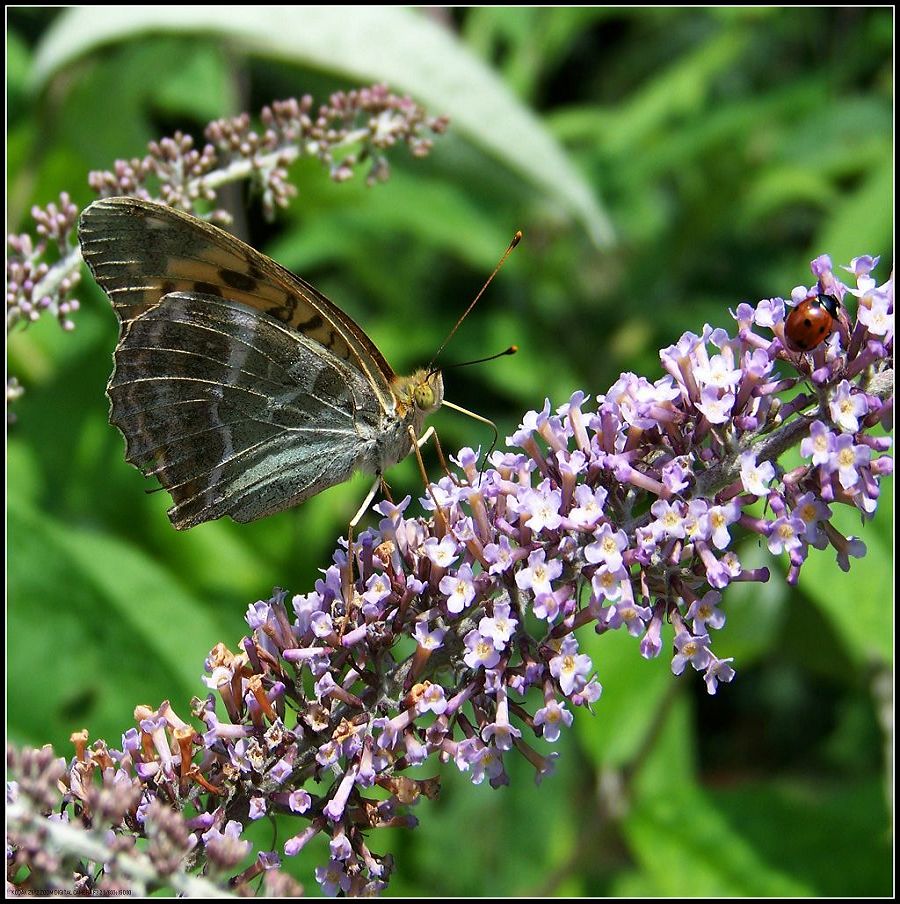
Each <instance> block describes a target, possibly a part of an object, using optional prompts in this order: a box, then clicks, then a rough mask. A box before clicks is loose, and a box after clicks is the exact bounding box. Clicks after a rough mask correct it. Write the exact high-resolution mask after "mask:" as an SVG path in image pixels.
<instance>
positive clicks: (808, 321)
mask: <svg viewBox="0 0 900 904" xmlns="http://www.w3.org/2000/svg"><path fill="white" fill-rule="evenodd" d="M803 325H804V326H805V327H806V328H807V329H809V327H811V326H812V321H811V320H810V319H809V317H806V318H805V319H804V321H803Z"/></svg>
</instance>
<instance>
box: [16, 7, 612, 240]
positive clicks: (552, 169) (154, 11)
mask: <svg viewBox="0 0 900 904" xmlns="http://www.w3.org/2000/svg"><path fill="white" fill-rule="evenodd" d="M148 31H155V32H159V31H173V32H177V33H179V34H184V33H187V32H196V33H199V34H205V35H209V34H218V35H221V36H223V37H227V38H228V39H230V40H231V41H232V42H236V43H237V44H238V45H239V46H241V47H242V48H243V49H244V50H246V51H247V52H249V53H253V54H258V55H260V56H265V57H272V58H275V59H280V60H285V61H287V62H290V63H293V64H296V65H303V66H308V67H312V68H317V69H323V70H326V71H330V72H338V73H340V74H341V75H343V76H345V77H348V78H352V79H359V80H363V81H372V80H380V81H385V82H387V83H388V84H389V85H390V86H392V87H393V88H395V89H399V90H403V91H408V92H409V93H410V94H412V95H413V96H414V97H416V98H417V99H418V100H420V101H421V102H422V103H424V104H425V105H426V106H427V107H428V109H429V110H430V111H431V112H433V113H443V114H447V115H449V116H450V117H451V119H452V121H453V123H454V125H455V127H456V128H457V129H458V130H460V131H461V132H463V133H465V134H466V135H467V136H468V137H469V138H470V139H471V140H472V141H474V142H475V143H477V144H478V145H480V146H481V147H482V148H483V149H484V150H485V151H487V152H488V153H490V154H492V155H494V156H496V157H498V158H499V159H500V160H502V161H503V162H505V163H506V165H507V166H508V167H510V168H511V169H513V170H515V171H516V172H518V173H519V174H520V175H522V176H524V177H525V178H527V179H528V180H530V181H531V182H533V183H534V184H535V185H536V186H538V187H540V188H541V189H542V190H543V191H544V192H547V193H548V194H549V195H550V196H551V197H554V198H555V199H556V200H557V201H558V202H559V203H560V204H561V205H562V206H563V207H565V208H566V209H568V211H569V212H570V213H572V214H574V215H575V216H577V217H578V218H579V219H580V220H581V221H582V222H583V224H584V225H585V227H586V228H587V230H588V231H589V233H590V234H591V236H592V238H593V240H594V241H595V242H596V243H598V244H608V243H609V242H610V241H611V240H612V228H611V226H610V224H609V221H608V219H607V217H606V215H605V214H604V212H603V211H602V209H601V208H600V205H599V202H598V200H597V198H596V196H595V194H594V191H593V189H592V188H591V187H590V185H589V184H588V183H587V182H586V181H585V180H584V178H583V177H582V176H581V175H580V173H578V172H577V170H576V169H575V167H574V166H573V164H572V162H571V160H569V158H568V157H567V155H566V153H565V151H564V150H563V149H562V148H561V147H560V145H559V144H558V143H557V142H556V140H555V139H554V138H553V136H552V135H551V134H550V132H549V131H548V130H547V129H546V128H545V127H544V126H543V124H542V123H541V122H540V120H539V119H538V118H537V117H536V116H535V115H534V114H533V113H532V112H531V111H530V110H529V109H528V108H526V107H525V106H523V105H522V104H521V103H520V102H519V101H518V100H517V98H516V97H515V96H514V95H513V94H512V92H511V91H509V89H508V88H507V87H506V86H505V85H504V84H503V82H501V81H500V80H499V79H498V78H497V76H496V75H495V74H494V73H493V72H492V71H491V70H490V68H489V67H487V66H486V65H485V64H484V63H482V62H481V61H480V60H478V59H477V57H475V56H473V55H472V54H470V53H469V52H468V51H467V50H466V49H465V47H464V46H463V45H462V44H460V43H459V42H458V41H457V40H455V39H454V38H453V36H452V35H451V34H450V33H449V32H448V31H447V30H446V29H443V28H440V27H439V26H437V25H435V24H434V23H432V22H430V21H429V20H428V19H427V18H426V17H424V16H422V15H420V14H417V13H414V12H411V11H410V10H406V9H399V8H389V7H383V6H377V7H354V9H353V13H352V15H348V14H347V11H346V10H344V9H341V8H340V7H309V6H306V7H284V6H280V7H267V6H263V7H241V6H236V7H230V8H229V10H228V14H227V16H222V17H219V18H216V17H215V16H211V15H210V12H209V10H208V9H207V8H205V7H199V6H181V7H179V6H162V7H159V6H157V7H152V6H136V7H105V8H102V9H101V8H99V7H77V8H73V9H70V10H68V11H67V12H66V13H64V14H63V15H61V16H60V17H59V19H58V20H57V21H56V23H55V25H54V27H53V28H51V29H50V31H49V32H48V33H47V35H46V37H45V39H44V41H43V42H42V44H41V46H40V48H39V50H38V53H37V55H36V59H35V67H34V71H33V77H32V81H31V85H32V87H33V88H35V89H38V90H40V89H43V88H44V87H46V85H47V83H48V82H49V80H50V79H51V78H52V77H53V76H54V75H55V74H56V73H57V72H59V71H60V70H61V69H62V68H64V67H65V66H67V65H69V64H70V63H72V62H73V61H74V60H76V59H78V58H79V57H82V56H84V55H85V54H88V53H89V52H91V51H94V50H95V49H96V48H98V47H100V46H101V45H103V44H105V43H109V42H111V41H121V40H126V39H130V38H134V37H137V36H140V35H142V34H144V33H146V32H148Z"/></svg>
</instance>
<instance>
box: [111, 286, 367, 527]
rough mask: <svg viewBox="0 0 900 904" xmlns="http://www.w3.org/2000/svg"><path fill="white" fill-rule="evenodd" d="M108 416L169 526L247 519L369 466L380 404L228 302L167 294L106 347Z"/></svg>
mask: <svg viewBox="0 0 900 904" xmlns="http://www.w3.org/2000/svg"><path fill="white" fill-rule="evenodd" d="M115 361H116V367H115V371H114V372H113V375H112V377H111V379H110V383H109V387H108V392H109V397H110V401H111V403H112V406H111V413H110V420H111V422H112V423H113V424H114V425H115V426H116V427H118V428H119V429H120V430H121V431H122V433H123V434H124V436H125V439H126V447H127V448H126V458H127V460H128V461H130V462H131V463H132V464H134V465H136V466H137V467H138V468H140V470H141V471H143V473H144V474H145V475H147V476H148V477H150V476H152V477H156V478H157V479H159V481H160V482H161V483H162V485H163V486H164V487H165V488H166V489H167V490H168V491H169V493H170V494H171V496H172V500H173V502H174V503H175V504H174V505H173V507H172V508H171V509H169V518H170V519H171V521H172V523H173V524H174V525H175V527H176V528H178V529H184V528H189V527H193V526H194V525H196V524H200V523H202V522H203V521H209V520H212V519H214V518H219V517H221V516H222V515H229V516H230V517H232V518H233V519H234V520H235V521H253V520H255V519H256V518H260V517H263V516H264V515H269V514H273V513H275V512H278V511H281V510H283V509H285V508H289V507H290V506H293V505H296V504H298V503H299V502H302V501H303V500H304V499H307V498H308V497H310V496H312V495H314V494H315V493H318V492H319V491H321V490H323V489H325V488H326V487H329V486H333V485H334V484H337V483H341V482H342V481H344V480H347V479H348V478H349V477H350V476H351V474H352V473H353V471H354V470H355V469H356V468H359V467H362V468H364V469H368V470H373V469H374V468H375V467H377V462H378V458H377V455H378V453H377V447H378V443H379V437H380V435H381V433H382V428H383V424H382V417H383V415H382V411H381V408H380V406H379V404H378V401H377V399H376V397H375V396H374V395H373V393H372V392H371V388H370V387H369V385H368V384H367V382H366V380H365V378H364V377H363V375H362V374H360V373H359V371H358V370H356V368H354V367H352V366H351V365H350V364H349V363H348V362H346V361H344V360H342V359H341V358H339V357H338V356H336V355H334V354H332V353H331V352H330V351H329V350H327V349H325V348H324V347H323V346H322V345H320V344H319V343H317V342H315V341H312V340H310V339H308V338H306V337H305V336H303V335H301V334H297V333H295V332H294V331H292V330H290V329H289V328H287V327H286V326H284V325H283V324H281V323H280V322H279V321H277V320H275V319H274V318H272V317H270V316H269V315H266V314H260V313H258V312H257V311H255V310H253V309H248V308H247V307H246V306H245V305H243V304H241V303H237V302H233V301H231V300H230V299H223V298H218V297H216V296H209V295H201V294H196V293H181V292H176V293H173V294H169V295H167V296H165V298H164V299H163V300H162V301H161V302H159V303H158V304H156V305H154V306H152V307H150V308H149V309H148V310H146V311H145V312H144V313H142V314H140V315H139V316H138V317H136V318H135V319H133V320H132V321H131V322H130V323H129V324H128V325H127V326H126V327H125V330H124V334H123V336H122V339H121V341H120V343H119V346H118V348H117V349H116V354H115Z"/></svg>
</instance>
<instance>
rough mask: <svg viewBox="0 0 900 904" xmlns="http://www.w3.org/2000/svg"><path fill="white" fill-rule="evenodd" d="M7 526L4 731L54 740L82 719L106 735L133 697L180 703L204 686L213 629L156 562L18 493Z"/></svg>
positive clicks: (124, 722) (122, 719) (122, 721)
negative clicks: (23, 500) (10, 688)
mask: <svg viewBox="0 0 900 904" xmlns="http://www.w3.org/2000/svg"><path fill="white" fill-rule="evenodd" d="M9 536H10V543H9V567H10V574H9V589H10V599H11V600H12V601H13V603H18V604H19V605H11V606H10V608H9V623H8V630H9V636H10V638H13V639H14V642H11V643H10V644H9V646H8V654H9V664H8V673H9V675H10V677H11V682H12V684H13V685H14V686H15V693H11V694H10V695H9V725H10V728H11V731H12V732H13V733H14V734H16V735H17V736H18V737H20V738H21V739H26V738H27V739H29V740H31V741H32V742H34V743H45V742H47V741H55V742H56V743H57V744H58V743H60V741H62V740H64V739H65V738H66V737H68V735H69V733H70V732H71V731H73V730H75V729H78V728H81V727H83V726H84V725H85V724H89V725H90V729H91V733H92V735H93V736H96V734H97V733H99V734H101V735H103V736H111V737H116V736H117V735H118V733H119V732H122V731H124V730H125V729H126V728H128V727H129V725H131V724H132V715H131V714H132V710H133V708H134V706H135V705H136V704H138V703H147V704H149V705H151V706H155V705H158V704H159V703H160V702H161V701H162V700H163V699H171V700H172V701H173V703H174V705H175V706H176V708H180V709H182V710H183V709H185V707H186V706H187V702H188V700H189V699H190V697H191V696H193V695H194V694H198V693H200V692H201V691H202V689H203V688H202V685H201V684H200V681H199V678H200V674H201V670H202V665H201V664H202V662H203V658H204V656H205V655H206V654H207V652H208V651H209V649H210V648H211V647H212V646H213V645H214V644H215V643H216V642H217V641H218V640H219V639H220V637H221V636H222V634H223V632H222V631H220V630H219V626H217V625H216V624H215V623H214V622H213V621H212V620H211V619H210V618H209V616H208V615H206V613H205V611H204V607H203V606H202V604H201V603H200V602H199V601H197V600H196V599H194V598H193V597H192V596H191V595H190V594H189V593H187V592H186V591H185V590H184V589H183V587H182V586H181V585H180V584H179V583H178V582H177V581H175V580H174V579H173V577H172V576H171V575H170V574H169V573H168V572H167V571H166V570H165V569H163V568H161V567H160V566H159V565H157V564H155V563H154V562H152V561H151V560H149V559H148V558H147V557H146V556H144V555H143V554H142V553H141V552H139V551H138V550H136V549H134V548H133V547H131V546H129V545H127V544H125V543H122V542H120V541H119V540H116V539H114V538H112V537H110V536H108V535H105V534H101V533H94V532H90V531H88V530H78V531H73V530H71V528H70V527H68V526H66V525H64V524H62V523H61V522H59V521H57V520H56V519H54V518H52V517H50V516H48V515H46V514H43V513H41V512H38V511H35V510H32V509H30V508H29V507H28V506H27V505H25V504H20V505H18V506H17V507H16V508H15V509H14V510H12V511H11V512H10V514H9ZM26 602H27V603H28V605H29V606H40V607H46V608H47V609H52V618H50V617H48V618H42V617H41V616H42V613H41V612H40V611H35V610H34V609H29V610H28V611H25V610H24V609H23V607H22V605H23V604H24V603H26ZM51 630H52V632H53V633H52V634H51V633H49V632H50V631H51ZM226 636H227V634H226ZM183 715H184V716H187V712H186V711H185V712H183Z"/></svg>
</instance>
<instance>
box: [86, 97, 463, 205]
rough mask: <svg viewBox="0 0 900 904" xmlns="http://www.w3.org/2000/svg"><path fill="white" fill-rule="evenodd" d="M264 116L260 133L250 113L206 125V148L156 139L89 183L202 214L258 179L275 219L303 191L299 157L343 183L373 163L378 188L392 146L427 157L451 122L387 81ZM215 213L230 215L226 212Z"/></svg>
mask: <svg viewBox="0 0 900 904" xmlns="http://www.w3.org/2000/svg"><path fill="white" fill-rule="evenodd" d="M260 120H261V123H262V129H261V130H259V131H257V130H256V129H254V128H253V127H252V124H251V120H250V116H249V115H248V114H247V113H242V114H241V115H240V116H235V117H232V118H230V119H219V120H215V121H214V122H211V123H210V124H209V125H208V126H207V127H206V131H205V138H206V144H205V145H204V146H203V148H202V149H197V148H196V147H194V139H193V138H192V137H191V136H190V135H184V134H182V133H180V132H178V133H176V134H175V135H174V136H173V137H172V138H164V139H162V140H161V141H158V142H156V141H154V142H151V143H150V146H149V153H148V154H147V155H146V156H145V157H143V158H135V159H133V160H117V161H116V163H115V165H114V167H113V169H112V170H111V171H106V172H92V173H91V174H90V175H89V177H88V182H89V184H90V186H91V188H93V189H94V190H95V191H96V192H97V194H98V195H100V196H101V197H109V196H113V195H133V196H135V197H139V198H145V199H148V200H149V199H151V198H152V197H156V198H158V199H161V200H162V201H164V202H165V203H166V204H169V205H170V206H172V207H178V208H181V209H182V210H187V211H190V212H195V204H196V202H197V201H198V200H201V199H202V200H204V201H214V200H215V198H216V190H217V189H218V188H219V187H221V186H222V185H223V184H225V183H227V182H234V181H235V180H236V179H250V180H251V181H252V183H253V186H254V188H255V189H256V190H257V191H258V193H259V195H260V197H261V198H262V202H263V208H264V210H265V212H266V214H267V215H269V216H272V215H274V212H275V208H276V207H278V206H281V207H286V206H287V204H288V201H289V200H290V199H291V197H293V196H294V195H295V194H296V188H295V187H294V186H293V185H292V184H291V183H290V182H289V181H288V166H289V165H290V164H291V163H293V162H294V161H295V160H297V159H298V158H299V157H313V158H315V159H318V160H319V161H321V162H322V163H323V164H324V165H325V166H326V167H328V169H329V173H330V176H331V178H332V179H334V180H335V181H336V182H344V181H346V180H347V179H350V178H351V177H352V176H353V172H354V169H355V168H356V167H357V166H358V165H360V164H361V163H363V162H364V161H366V162H367V163H368V165H369V172H368V175H367V177H366V178H367V182H368V183H369V184H370V185H371V184H374V183H375V182H381V181H384V180H385V179H387V178H388V175H389V173H390V167H389V165H388V161H387V157H386V156H385V152H386V151H387V150H388V149H389V148H392V147H394V146H395V145H397V144H405V145H406V146H407V147H408V148H409V149H410V151H411V153H412V154H413V155H414V156H416V157H424V156H426V155H427V154H428V153H429V151H430V150H431V147H432V141H431V138H430V137H428V136H429V134H435V135H436V134H441V133H442V132H444V131H445V129H446V127H447V119H446V118H444V117H428V116H427V115H426V113H425V111H424V110H423V109H422V108H421V107H420V106H419V105H418V104H416V103H415V102H414V101H412V100H411V99H410V98H409V97H399V96H397V95H395V94H392V93H391V92H390V91H389V90H388V88H387V86H386V85H373V86H372V87H370V88H361V89H358V90H354V91H346V92H345V91H340V92H337V93H335V94H333V95H332V96H331V97H330V98H329V101H328V103H327V104H323V105H321V106H320V107H319V108H318V110H317V111H316V110H314V109H313V100H312V98H311V97H310V96H309V95H305V96H304V97H303V98H301V99H300V100H297V99H295V98H290V99H288V100H283V101H275V102H274V103H273V104H272V105H271V106H266V107H263V109H262V112H261V114H260ZM212 216H213V217H214V218H216V219H218V220H221V221H225V222H227V221H228V220H229V219H230V218H229V215H228V213H227V211H224V210H216V211H214V212H213V214H212Z"/></svg>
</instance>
